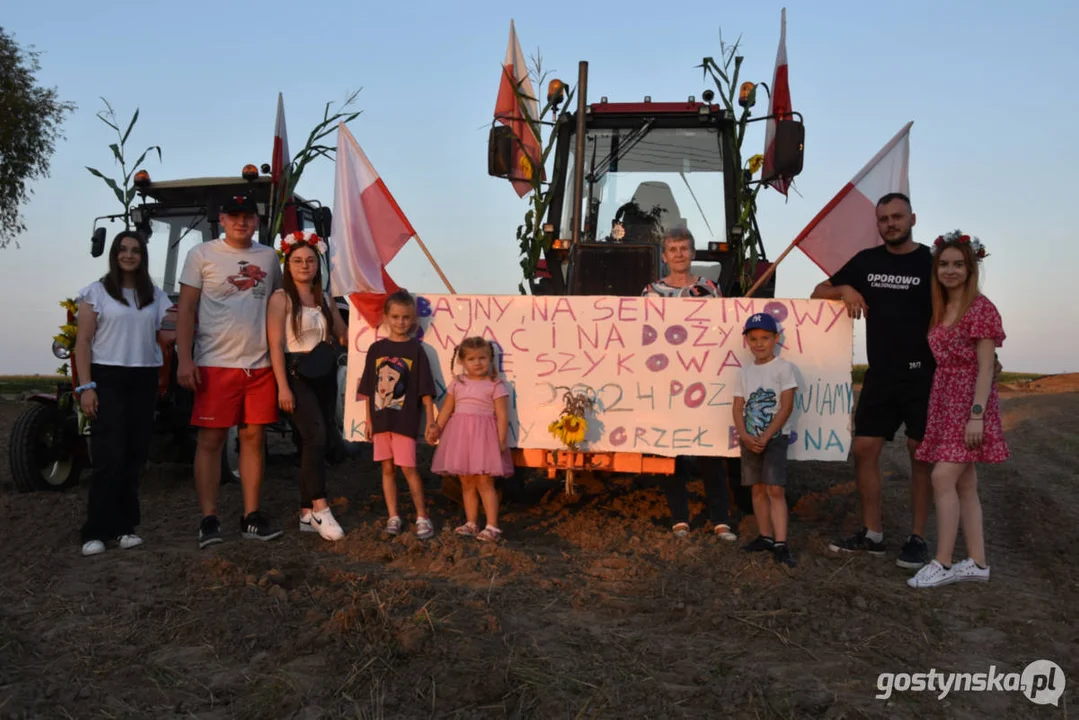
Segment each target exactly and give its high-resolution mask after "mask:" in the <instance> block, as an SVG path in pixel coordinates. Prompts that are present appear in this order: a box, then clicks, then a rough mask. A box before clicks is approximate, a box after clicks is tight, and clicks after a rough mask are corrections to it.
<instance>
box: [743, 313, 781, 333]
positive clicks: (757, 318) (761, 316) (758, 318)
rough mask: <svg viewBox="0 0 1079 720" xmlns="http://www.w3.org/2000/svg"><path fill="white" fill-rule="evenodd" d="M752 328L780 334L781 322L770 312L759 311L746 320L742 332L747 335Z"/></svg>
mask: <svg viewBox="0 0 1079 720" xmlns="http://www.w3.org/2000/svg"><path fill="white" fill-rule="evenodd" d="M750 330H767V331H768V332H771V333H775V334H776V335H778V334H779V324H778V323H777V322H776V319H775V318H774V317H772V316H771V315H770V314H769V313H757V314H755V315H751V316H750V317H749V319H748V320H746V326H745V328H744V329H743V330H742V334H743V335H745V334H746V333H747V332H749V331H750Z"/></svg>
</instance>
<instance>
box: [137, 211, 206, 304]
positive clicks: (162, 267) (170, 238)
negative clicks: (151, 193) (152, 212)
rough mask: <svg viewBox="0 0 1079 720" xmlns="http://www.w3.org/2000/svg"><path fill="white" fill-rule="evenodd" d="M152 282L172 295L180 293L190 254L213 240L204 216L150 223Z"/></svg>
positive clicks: (164, 219) (148, 246)
mask: <svg viewBox="0 0 1079 720" xmlns="http://www.w3.org/2000/svg"><path fill="white" fill-rule="evenodd" d="M150 230H151V231H152V233H151V235H150V240H149V242H148V243H147V250H148V252H149V254H150V279H151V280H153V281H154V284H155V285H157V286H158V287H159V288H161V289H162V290H164V291H165V292H166V293H168V294H169V295H177V294H178V293H179V292H180V272H181V271H182V270H183V265H184V259H185V258H186V257H187V253H188V251H189V250H190V249H191V248H193V247H195V246H196V245H198V244H199V243H201V242H203V241H204V240H210V239H212V236H211V232H210V225H209V223H207V222H206V217H205V216H204V215H175V216H170V217H155V218H153V219H151V220H150Z"/></svg>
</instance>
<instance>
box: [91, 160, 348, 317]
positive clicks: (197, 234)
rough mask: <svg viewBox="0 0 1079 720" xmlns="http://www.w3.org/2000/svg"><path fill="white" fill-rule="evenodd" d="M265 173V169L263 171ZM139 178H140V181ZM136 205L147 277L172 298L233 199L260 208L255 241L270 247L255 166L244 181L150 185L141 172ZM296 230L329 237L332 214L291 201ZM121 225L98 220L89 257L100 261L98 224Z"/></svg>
mask: <svg viewBox="0 0 1079 720" xmlns="http://www.w3.org/2000/svg"><path fill="white" fill-rule="evenodd" d="M264 169H266V168H264ZM140 176H141V177H140ZM135 183H136V187H137V189H138V193H139V196H140V201H139V202H138V203H137V204H135V205H134V206H133V207H132V208H131V224H132V225H134V227H135V229H136V230H138V231H139V232H141V233H142V234H143V236H144V237H146V238H147V244H148V247H149V251H150V277H151V279H152V280H153V281H154V284H155V285H157V286H158V287H160V288H161V289H162V290H164V291H165V292H166V293H168V294H169V296H171V297H175V296H176V295H177V294H178V293H179V292H180V286H179V275H180V271H181V270H182V268H183V262H184V258H186V257H187V253H188V251H189V250H190V249H191V248H192V247H195V246H196V245H198V244H199V243H201V242H205V241H207V240H213V239H215V238H217V237H219V236H220V234H221V228H220V226H219V222H218V216H219V208H220V207H221V205H222V203H223V202H224V201H225V200H226V199H227V198H230V197H233V196H236V195H248V196H250V197H252V198H254V200H255V203H256V204H257V206H258V209H259V213H258V214H259V229H258V231H257V233H256V234H255V241H256V242H260V243H262V244H264V245H271V246H272V245H273V239H272V238H271V237H270V227H269V223H270V210H269V208H270V192H271V187H272V184H271V181H270V178H269V176H268V175H261V176H260V175H259V174H258V171H257V170H255V168H254V166H253V165H249V166H247V167H246V168H245V169H244V176H243V177H207V178H191V179H185V180H166V181H162V182H153V181H151V180H150V177H149V175H148V174H145V172H141V173H139V175H138V176H136V180H135ZM291 206H292V207H294V208H295V211H296V214H297V217H298V221H299V227H300V229H302V230H313V231H314V232H316V233H318V234H319V235H320V236H322V237H324V238H328V237H329V234H330V225H331V215H330V209H329V208H327V207H325V206H323V205H322V204H321V203H319V202H318V201H316V200H305V199H303V198H301V197H299V196H294V198H293V202H292V203H291ZM103 220H109V221H115V220H123V216H122V215H111V216H105V217H100V218H97V219H96V220H95V221H94V225H95V228H94V233H93V236H92V240H91V250H90V254H91V255H93V256H94V257H98V256H100V255H101V254H102V253H103V252H104V250H105V243H106V234H107V230H106V228H105V227H104V226H99V225H98V223H99V222H100V221H103Z"/></svg>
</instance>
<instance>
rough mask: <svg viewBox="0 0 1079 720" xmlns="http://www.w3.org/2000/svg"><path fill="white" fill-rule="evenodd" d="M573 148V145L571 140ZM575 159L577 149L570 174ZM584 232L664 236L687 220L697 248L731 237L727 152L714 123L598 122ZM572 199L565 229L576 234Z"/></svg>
mask: <svg viewBox="0 0 1079 720" xmlns="http://www.w3.org/2000/svg"><path fill="white" fill-rule="evenodd" d="M571 148H572V146H571ZM575 160H576V158H575V157H574V150H573V149H571V150H570V155H569V167H568V169H567V177H572V172H573V164H574V162H575ZM585 163H586V165H585V171H584V178H585V179H584V192H583V198H582V202H583V203H584V205H585V208H591V211H590V212H589V211H588V210H585V213H584V217H585V218H586V219H587V223H586V228H587V230H586V232H585V239H586V240H587V241H591V242H658V241H659V239H660V238H661V237H662V235H663V233H664V231H666V230H669V229H672V228H676V227H685V228H688V229H689V231H690V232H691V233H693V236H694V238H695V239H696V241H697V246H698V247H705V246H707V243H708V241H709V240H720V241H722V240H725V236H726V227H727V224H726V217H725V212H724V210H725V205H724V185H723V156H722V153H721V150H720V135H719V132H718V131H717V130H716V129H715V128H709V127H699V128H655V129H653V128H651V127H650V124H649V121H647V120H645V121H642V122H641V123H639V124H637V125H635V126H633V127H625V128H593V129H591V130H589V131H588V135H587V139H586V142H585ZM572 215H573V208H572V203H566V204H565V206H564V209H563V217H562V228H561V229H562V232H561V234H560V235H559V237H569V236H570V235H571V233H572Z"/></svg>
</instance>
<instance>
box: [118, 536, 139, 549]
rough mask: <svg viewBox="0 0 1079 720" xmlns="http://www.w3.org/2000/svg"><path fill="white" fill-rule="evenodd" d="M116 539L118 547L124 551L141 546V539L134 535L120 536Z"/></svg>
mask: <svg viewBox="0 0 1079 720" xmlns="http://www.w3.org/2000/svg"><path fill="white" fill-rule="evenodd" d="M116 539H117V541H118V542H119V543H120V547H121V548H123V549H124V550H130V549H131V548H133V547H138V546H139V545H142V538H140V537H139V536H138V535H136V534H135V533H131V534H130V535H121V536H120V537H118V538H116Z"/></svg>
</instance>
